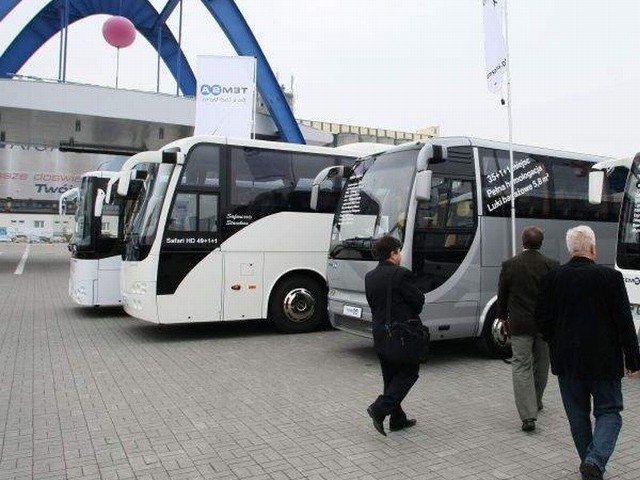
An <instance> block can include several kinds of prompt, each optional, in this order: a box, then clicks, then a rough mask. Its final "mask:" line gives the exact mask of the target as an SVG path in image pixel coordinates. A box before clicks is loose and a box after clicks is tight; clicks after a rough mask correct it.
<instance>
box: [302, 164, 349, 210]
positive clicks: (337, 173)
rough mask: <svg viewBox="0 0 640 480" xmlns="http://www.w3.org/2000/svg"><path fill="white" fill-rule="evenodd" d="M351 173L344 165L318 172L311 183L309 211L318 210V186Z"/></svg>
mask: <svg viewBox="0 0 640 480" xmlns="http://www.w3.org/2000/svg"><path fill="white" fill-rule="evenodd" d="M350 173H351V169H350V168H349V167H345V166H344V165H334V166H333V167H327V168H323V169H322V170H320V172H318V174H317V175H316V178H314V179H313V182H311V199H310V200H309V207H310V208H311V210H316V209H317V208H318V196H319V195H320V184H321V183H322V182H324V181H325V180H334V179H342V178H344V177H345V176H346V175H349V174H350Z"/></svg>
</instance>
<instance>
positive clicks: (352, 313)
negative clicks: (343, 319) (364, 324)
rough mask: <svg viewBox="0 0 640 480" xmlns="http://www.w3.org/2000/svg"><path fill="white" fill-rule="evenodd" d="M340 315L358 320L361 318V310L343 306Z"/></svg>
mask: <svg viewBox="0 0 640 480" xmlns="http://www.w3.org/2000/svg"><path fill="white" fill-rule="evenodd" d="M342 313H343V315H347V316H349V317H355V318H360V317H362V308H360V307H352V306H351V305H345V306H344V307H342Z"/></svg>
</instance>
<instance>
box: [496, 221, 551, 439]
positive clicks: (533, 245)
mask: <svg viewBox="0 0 640 480" xmlns="http://www.w3.org/2000/svg"><path fill="white" fill-rule="evenodd" d="M543 239H544V235H543V233H542V230H541V229H540V228H538V227H535V226H532V227H527V228H525V229H524V230H523V232H522V247H523V248H524V251H523V252H522V253H520V254H519V255H516V256H515V257H513V258H512V259H510V260H507V261H506V262H504V263H503V264H502V271H501V272H500V286H499V288H498V318H499V319H501V321H502V322H503V324H504V325H505V326H506V330H507V332H509V334H510V336H511V349H512V351H513V359H512V360H511V366H512V377H513V393H514V397H515V400H516V408H517V409H518V414H519V415H520V420H522V430H523V431H525V432H531V431H533V430H535V428H536V419H537V418H538V411H540V410H542V395H543V394H544V389H545V387H546V386H547V378H548V377H549V347H548V346H547V342H545V341H544V340H543V339H542V335H540V333H539V332H538V331H537V328H536V326H535V321H534V318H533V317H534V313H535V308H536V300H537V299H538V289H539V286H540V279H541V278H542V277H543V276H544V275H545V274H546V273H547V272H548V271H549V270H551V269H553V268H556V267H557V266H559V265H560V264H559V263H558V262H557V261H556V260H552V259H551V258H548V257H545V256H544V255H543V254H542V253H540V247H542V240H543Z"/></svg>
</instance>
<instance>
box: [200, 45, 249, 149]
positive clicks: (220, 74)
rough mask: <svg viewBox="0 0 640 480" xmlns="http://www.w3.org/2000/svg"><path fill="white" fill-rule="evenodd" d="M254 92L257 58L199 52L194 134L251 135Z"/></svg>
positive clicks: (238, 136)
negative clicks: (202, 53)
mask: <svg viewBox="0 0 640 480" xmlns="http://www.w3.org/2000/svg"><path fill="white" fill-rule="evenodd" d="M255 95H256V59H255V58H254V57H220V56H213V55H199V56H198V88H197V91H196V122H195V131H194V135H216V136H220V137H233V138H251V137H252V134H253V130H254V123H255Z"/></svg>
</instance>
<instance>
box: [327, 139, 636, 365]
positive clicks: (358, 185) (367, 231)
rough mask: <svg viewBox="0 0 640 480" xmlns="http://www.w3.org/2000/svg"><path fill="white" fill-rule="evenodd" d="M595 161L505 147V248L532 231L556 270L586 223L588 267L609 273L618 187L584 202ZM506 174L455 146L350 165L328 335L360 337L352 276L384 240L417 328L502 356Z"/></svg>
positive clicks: (489, 153)
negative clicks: (418, 315) (593, 253)
mask: <svg viewBox="0 0 640 480" xmlns="http://www.w3.org/2000/svg"><path fill="white" fill-rule="evenodd" d="M603 160H605V158H604V157H598V156H593V155H582V154H577V153H568V152H560V151H554V150H548V149H543V148H536V147H527V146H520V145H516V146H514V190H515V196H516V201H515V207H516V217H517V220H516V232H518V233H517V234H516V238H518V239H519V236H520V232H522V229H523V228H524V227H525V226H527V225H531V224H535V225H539V226H540V227H542V229H543V230H544V234H545V240H544V244H543V251H544V253H545V254H547V255H549V256H551V257H554V258H557V259H558V260H565V259H567V258H568V255H567V252H566V246H565V233H566V231H567V229H568V228H570V227H572V226H575V225H577V224H580V223H586V224H588V225H590V226H591V227H592V228H593V229H594V231H595V232H596V235H597V238H598V253H599V255H598V260H599V262H601V263H605V264H613V251H614V244H615V237H616V220H617V218H618V211H619V208H620V201H621V196H622V193H621V192H622V190H623V186H622V185H620V184H616V183H611V184H610V185H609V186H608V187H609V188H608V190H607V193H608V195H607V198H606V199H605V201H603V202H602V204H601V205H597V206H593V205H590V204H589V202H588V190H589V188H588V173H589V170H590V168H591V166H592V165H593V164H594V163H597V162H601V161H603ZM509 165H510V161H509V148H508V145H506V144H504V143H499V142H492V141H488V140H479V139H470V138H466V137H458V138H435V139H433V140H431V141H425V142H415V143H411V144H405V145H401V146H397V147H395V148H391V149H389V150H387V151H385V152H383V153H380V154H377V155H373V156H371V157H369V158H365V159H361V160H359V161H358V162H357V163H356V164H355V165H354V166H353V169H352V170H351V173H350V174H349V175H348V176H347V178H346V183H345V187H344V189H343V192H342V196H341V199H340V201H339V203H338V206H337V210H336V214H335V218H334V221H333V230H332V233H331V244H330V249H329V255H328V257H329V258H328V266H327V278H328V288H329V300H328V309H329V319H330V320H331V323H332V325H333V326H334V327H336V328H339V329H341V330H344V331H347V332H350V333H354V334H357V335H362V336H366V337H370V336H371V312H370V309H369V306H368V305H367V301H366V298H365V294H364V276H365V274H366V273H367V272H368V271H370V270H371V269H373V268H374V266H375V265H376V263H377V260H376V259H375V258H374V257H373V252H372V246H373V243H374V242H375V240H376V239H378V238H380V237H382V236H384V235H393V236H395V237H397V238H398V239H399V240H400V241H401V242H402V245H403V246H402V259H403V266H405V267H407V268H409V269H411V270H412V271H413V273H414V274H415V276H416V282H417V284H418V285H419V287H420V289H421V290H422V291H423V292H424V294H425V300H426V303H425V307H424V310H423V313H422V315H423V319H422V320H423V323H425V324H426V325H427V326H428V327H429V329H430V330H431V338H432V340H444V339H453V338H469V337H470V338H476V339H478V341H479V343H480V344H481V346H482V347H483V348H484V350H485V351H486V352H487V353H488V354H490V355H493V356H505V355H507V354H508V353H509V351H510V345H509V342H508V339H506V338H505V337H504V334H503V332H502V331H501V329H500V328H499V324H498V322H497V318H496V306H495V305H496V292H497V286H498V276H499V272H500V267H501V264H502V262H503V261H504V260H506V259H508V258H510V257H511V255H512V245H511V219H510V210H511V208H510V203H511V191H510V190H511V186H510V167H509ZM327 173H332V172H331V171H328V172H327ZM335 176H336V175H335V172H333V177H334V178H335ZM321 180H323V178H322V175H319V178H317V179H316V181H321ZM516 247H517V249H518V250H519V249H520V248H521V247H520V245H519V244H518V245H517V246H516ZM639 251H640V250H639Z"/></svg>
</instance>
